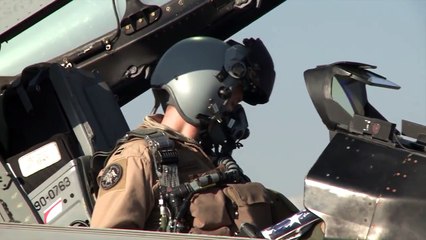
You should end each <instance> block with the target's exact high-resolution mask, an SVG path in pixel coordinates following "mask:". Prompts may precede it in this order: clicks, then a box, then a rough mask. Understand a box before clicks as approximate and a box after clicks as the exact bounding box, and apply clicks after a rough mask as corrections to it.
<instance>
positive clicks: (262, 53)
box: [243, 38, 275, 105]
mask: <svg viewBox="0 0 426 240" xmlns="http://www.w3.org/2000/svg"><path fill="white" fill-rule="evenodd" d="M243 44H244V46H246V47H247V48H248V50H249V51H248V55H247V58H246V61H247V63H248V73H247V77H246V79H245V81H244V82H243V85H244V99H243V100H244V101H245V102H246V103H248V104H250V105H256V104H264V103H267V102H268V101H269V97H270V96H271V93H272V89H273V87H274V82H275V70H274V62H273V60H272V58H271V55H270V54H269V52H268V50H267V49H266V47H265V45H264V44H263V42H262V41H261V40H260V39H253V38H246V39H244V40H243Z"/></svg>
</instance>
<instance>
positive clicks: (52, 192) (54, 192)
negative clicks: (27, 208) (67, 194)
mask: <svg viewBox="0 0 426 240" xmlns="http://www.w3.org/2000/svg"><path fill="white" fill-rule="evenodd" d="M70 185H71V181H70V179H69V178H68V177H64V179H63V180H62V181H59V182H58V183H57V184H56V185H54V186H53V187H52V188H50V189H49V190H48V191H47V195H46V196H41V197H40V198H39V199H38V200H37V201H35V202H34V208H35V209H36V210H37V211H39V210H40V209H41V208H42V207H44V206H46V205H47V203H48V202H50V201H51V200H53V199H55V198H56V197H57V196H59V194H60V193H61V192H62V191H64V190H65V189H66V188H67V187H69V186H70Z"/></svg>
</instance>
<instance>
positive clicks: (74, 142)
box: [0, 63, 129, 226]
mask: <svg viewBox="0 0 426 240" xmlns="http://www.w3.org/2000/svg"><path fill="white" fill-rule="evenodd" d="M2 89H3V90H2V91H1V92H0V104H1V108H0V128H1V136H0V151H1V152H0V155H2V156H3V159H1V167H2V169H0V181H1V177H2V176H3V177H2V178H3V182H4V180H5V179H8V181H9V179H10V181H11V182H13V186H15V187H16V189H18V190H19V194H18V195H19V198H20V199H21V200H22V199H23V200H22V201H23V202H26V203H28V204H27V205H28V209H29V211H30V212H28V211H27V212H25V213H22V212H19V211H18V209H14V208H13V206H15V204H14V202H13V201H15V200H14V199H12V198H7V196H9V195H10V194H11V192H10V191H11V190H10V188H5V187H3V188H0V199H3V200H2V201H7V202H5V205H3V208H2V207H1V206H0V221H1V220H2V218H3V221H10V218H8V217H7V216H6V215H7V214H9V215H10V214H13V219H14V221H17V222H29V223H31V222H42V223H46V224H51V225H58V226H69V225H88V224H89V222H90V216H91V212H92V209H93V205H94V201H95V199H94V193H95V189H96V181H95V177H96V176H95V175H96V172H94V171H92V169H91V167H92V162H90V161H91V159H92V158H91V156H92V155H93V154H94V153H95V152H97V151H109V150H111V149H112V148H113V147H114V145H115V142H116V140H117V139H119V138H120V137H122V136H123V135H124V134H125V133H126V132H127V131H128V130H129V128H128V125H127V123H126V121H125V119H124V116H123V114H122V112H121V110H120V107H119V105H118V104H117V102H116V100H115V98H114V95H113V93H112V92H111V90H110V89H109V87H108V86H107V85H106V83H104V82H103V81H101V79H100V76H99V75H98V74H95V73H93V72H86V71H83V70H80V69H75V68H63V67H62V66H60V65H58V64H50V63H41V64H36V65H32V66H29V67H27V68H26V69H24V70H23V72H22V74H21V75H20V77H18V78H16V79H15V80H14V81H12V82H10V83H9V84H7V85H4V86H3V87H2ZM1 174H2V175H1ZM16 189H15V192H16V191H17V190H16ZM16 201H17V200H16ZM24 205H25V204H24ZM4 206H7V208H8V210H7V211H5V210H4ZM2 210H3V211H2ZM31 211H32V212H33V213H35V214H33V215H34V216H32V217H30V218H31V219H32V220H30V221H26V219H28V216H31V215H32V214H31ZM7 219H9V220H7Z"/></svg>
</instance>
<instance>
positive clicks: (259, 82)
mask: <svg viewBox="0 0 426 240" xmlns="http://www.w3.org/2000/svg"><path fill="white" fill-rule="evenodd" d="M244 44H245V45H242V44H239V43H237V42H235V41H228V42H227V43H225V42H223V41H221V40H219V39H215V38H211V37H191V38H187V39H184V40H181V41H180V42H178V43H176V44H175V45H173V46H172V47H171V48H169V49H168V50H167V51H166V52H165V53H164V55H163V56H162V57H161V59H160V60H159V62H158V63H157V66H156V67H155V69H154V72H153V74H152V77H151V86H152V89H153V93H154V96H155V108H158V106H159V105H160V104H161V105H162V107H163V108H165V107H166V106H167V105H168V104H171V105H173V106H175V107H176V109H177V110H178V111H179V113H180V115H181V116H182V117H183V118H184V119H185V121H187V122H188V123H191V124H193V125H195V126H199V125H200V121H201V120H202V119H213V118H216V119H217V120H220V118H221V116H222V113H223V112H224V109H225V107H224V105H225V104H226V101H227V99H228V98H229V97H230V96H231V94H230V93H231V92H232V88H234V87H235V86H237V85H238V84H239V83H242V86H243V87H244V88H243V89H244V97H243V98H244V101H246V102H247V103H249V104H251V105H256V104H263V103H266V102H268V100H269V96H270V94H271V92H272V88H273V84H274V79H275V72H274V67H273V62H272V59H271V57H270V55H269V53H268V51H267V50H266V48H265V46H264V45H263V43H262V42H261V41H260V40H259V39H257V40H254V39H245V40H244ZM259 60H260V61H259Z"/></svg>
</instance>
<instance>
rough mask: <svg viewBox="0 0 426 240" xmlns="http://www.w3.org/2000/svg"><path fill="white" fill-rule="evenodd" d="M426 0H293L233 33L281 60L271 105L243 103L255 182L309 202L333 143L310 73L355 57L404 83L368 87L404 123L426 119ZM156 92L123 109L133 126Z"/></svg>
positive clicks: (244, 157) (241, 156) (241, 154)
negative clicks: (313, 174) (308, 192)
mask: <svg viewBox="0 0 426 240" xmlns="http://www.w3.org/2000/svg"><path fill="white" fill-rule="evenodd" d="M425 13H426V1H424V0H369V1H367V0H345V1H342V0H322V1H316V0H288V1H286V2H284V3H282V4H281V5H280V6H278V7H277V8H275V9H274V10H272V11H271V12H269V13H267V14H266V15H264V16H263V17H261V18H260V19H258V20H256V21H255V22H254V23H252V24H250V25H249V26H247V27H246V28H244V29H243V30H241V31H240V32H238V33H237V34H235V35H234V36H232V37H231V39H234V40H237V41H240V42H241V41H242V39H244V38H247V37H257V38H260V39H262V41H263V42H264V44H265V45H266V47H267V48H268V49H269V51H270V53H271V55H272V58H273V60H274V65H275V71H276V80H275V86H274V89H273V92H272V95H271V98H270V101H269V103H267V104H265V105H257V106H254V107H253V106H250V105H248V104H243V106H244V108H245V111H246V115H247V118H248V121H249V128H250V133H251V134H250V136H249V138H248V139H245V140H244V141H242V143H243V145H244V147H242V148H241V149H237V150H235V151H234V158H235V159H236V160H237V162H238V163H239V165H240V166H241V167H242V168H243V170H244V171H245V173H246V174H247V175H248V176H249V177H250V178H251V179H252V181H256V182H261V183H263V184H264V185H265V186H266V187H268V188H272V189H274V190H277V191H279V192H281V193H283V194H284V195H285V196H287V197H288V198H289V199H290V200H292V201H293V202H294V203H295V204H296V205H297V206H298V207H299V208H303V205H302V199H303V189H304V178H305V176H306V175H307V173H308V172H309V169H310V168H311V167H312V165H313V164H314V163H315V161H316V160H317V158H318V157H319V155H320V154H321V152H322V151H323V150H324V148H325V147H326V146H327V144H328V142H329V136H328V130H327V128H326V127H325V125H323V123H322V121H321V119H320V117H319V115H318V114H317V112H316V110H315V108H314V106H313V104H312V102H311V100H310V98H309V95H308V92H307V90H306V86H305V82H304V78H303V72H304V71H305V70H307V69H310V68H314V67H316V66H317V65H322V64H329V63H333V62H337V61H355V62H362V63H367V64H370V65H375V66H377V69H375V70H373V71H374V72H376V73H378V74H380V75H383V76H385V77H386V78H387V79H388V80H390V81H392V82H394V83H397V84H398V85H400V86H401V89H399V90H392V89H384V88H377V87H371V86H369V87H367V93H368V99H369V102H370V103H371V104H372V105H373V106H374V107H375V108H376V109H377V110H379V112H381V113H382V115H384V117H385V118H387V119H388V120H389V121H390V122H393V123H395V124H397V128H400V124H401V120H402V119H405V120H409V121H414V122H417V123H420V124H423V125H426V14H425ZM153 101H154V100H153V96H152V93H151V92H150V91H148V92H146V93H144V94H143V95H141V96H140V97H138V98H136V99H135V100H133V101H132V102H130V103H128V104H126V105H125V106H123V107H122V110H123V113H124V115H125V117H126V119H127V121H128V123H129V127H130V128H135V127H137V126H138V124H140V123H141V122H142V121H143V117H144V116H145V115H147V114H149V112H150V111H151V108H152V106H153Z"/></svg>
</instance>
